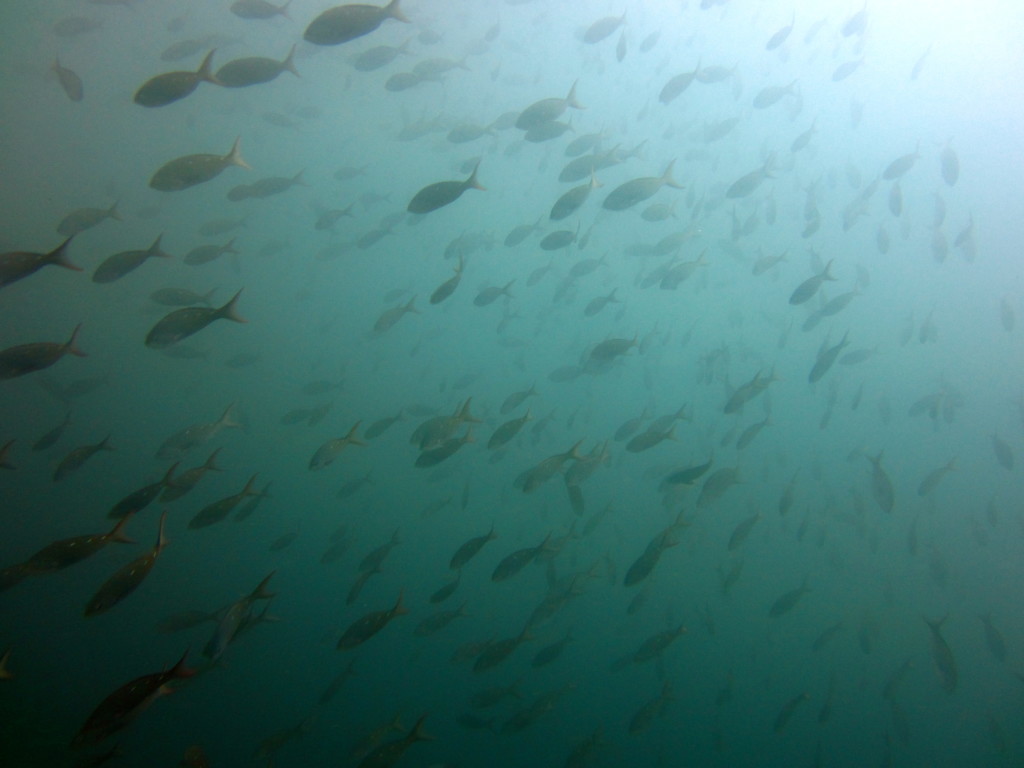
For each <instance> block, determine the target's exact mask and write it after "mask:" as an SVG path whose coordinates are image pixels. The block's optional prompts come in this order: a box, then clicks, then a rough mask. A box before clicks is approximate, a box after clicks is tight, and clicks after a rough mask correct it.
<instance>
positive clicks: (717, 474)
mask: <svg viewBox="0 0 1024 768" xmlns="http://www.w3.org/2000/svg"><path fill="white" fill-rule="evenodd" d="M739 482H740V480H739V470H738V469H737V468H736V467H722V468H721V469H716V470H715V471H714V472H712V473H711V474H710V475H708V478H707V479H706V480H705V481H704V485H702V486H701V489H700V494H699V495H698V496H697V509H703V508H704V507H706V506H708V505H709V504H713V503H714V502H716V501H718V499H720V498H721V497H722V496H723V495H724V494H725V492H726V491H728V490H729V489H730V488H732V487H733V486H734V485H736V484H738V483H739Z"/></svg>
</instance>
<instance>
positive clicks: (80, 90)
mask: <svg viewBox="0 0 1024 768" xmlns="http://www.w3.org/2000/svg"><path fill="white" fill-rule="evenodd" d="M53 72H54V74H56V75H57V82H59V83H60V87H61V88H63V89H64V94H65V95H66V96H67V97H68V98H69V99H71V100H72V101H81V100H82V97H83V96H84V95H85V89H84V86H83V85H82V78H80V77H79V76H78V75H77V74H76V73H75V71H74V70H72V69H69V68H68V67H65V66H64V65H62V64H61V63H60V59H59V58H55V59H54V60H53Z"/></svg>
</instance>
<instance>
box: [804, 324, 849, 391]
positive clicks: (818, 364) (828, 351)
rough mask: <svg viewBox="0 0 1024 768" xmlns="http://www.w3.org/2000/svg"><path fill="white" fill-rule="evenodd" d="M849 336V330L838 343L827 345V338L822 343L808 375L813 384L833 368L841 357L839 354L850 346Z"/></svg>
mask: <svg viewBox="0 0 1024 768" xmlns="http://www.w3.org/2000/svg"><path fill="white" fill-rule="evenodd" d="M849 336H850V333H849V331H847V332H846V333H845V334H843V338H842V340H841V341H840V342H839V343H838V344H835V345H833V346H831V347H829V346H826V345H827V344H828V341H827V340H826V341H825V342H824V343H823V344H822V346H821V349H820V350H818V357H817V359H816V360H815V361H814V365H813V366H812V367H811V372H810V373H809V374H808V375H807V380H808V381H809V382H810V383H811V384H814V383H815V382H817V381H820V380H821V377H822V376H824V375H825V374H826V373H828V372H829V370H830V369H831V368H832V365H833V364H834V363H835V361H836V359H837V358H838V357H839V354H840V353H841V352H842V351H843V350H844V349H846V347H847V346H849V344H850V340H849Z"/></svg>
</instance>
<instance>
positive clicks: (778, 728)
mask: <svg viewBox="0 0 1024 768" xmlns="http://www.w3.org/2000/svg"><path fill="white" fill-rule="evenodd" d="M810 698H811V697H810V695H808V694H807V693H798V694H797V695H796V696H794V697H793V698H792V699H790V700H789V701H787V702H786V703H785V704H783V705H782V709H780V710H779V714H778V715H776V716H775V725H774V730H775V732H776V733H781V732H782V731H783V730H784V729H785V727H786V723H788V722H789V720H790V718H791V717H793V714H794V713H795V712H796V710H797V708H798V707H799V706H800V705H801V704H803V703H804V702H805V701H807V700H808V699H810Z"/></svg>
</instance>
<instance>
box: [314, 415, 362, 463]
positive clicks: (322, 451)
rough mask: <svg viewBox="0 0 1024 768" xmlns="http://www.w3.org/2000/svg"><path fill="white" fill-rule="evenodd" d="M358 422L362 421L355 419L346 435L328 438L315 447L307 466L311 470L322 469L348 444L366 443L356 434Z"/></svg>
mask: <svg viewBox="0 0 1024 768" xmlns="http://www.w3.org/2000/svg"><path fill="white" fill-rule="evenodd" d="M360 424H362V422H361V421H357V422H356V423H355V424H353V425H352V429H350V430H349V431H348V434H347V435H345V436H344V437H337V438H335V439H334V440H328V441H327V442H326V443H324V444H323V445H321V446H320V447H319V448H317V450H316V453H314V454H313V458H312V459H310V460H309V468H310V469H311V470H317V469H323V468H324V467H326V466H327V465H329V464H330V463H332V462H333V461H334V460H335V459H336V458H338V454H340V453H341V452H342V451H343V450H344V449H345V448H346V447H347V446H349V445H366V443H365V442H363V441H362V440H360V439H359V437H358V436H357V435H356V430H357V429H359V425H360Z"/></svg>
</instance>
